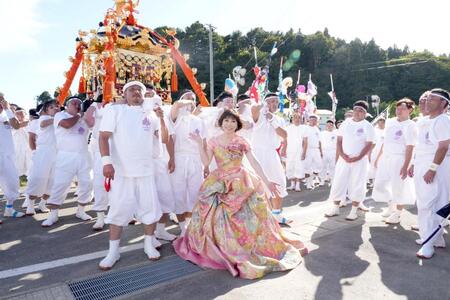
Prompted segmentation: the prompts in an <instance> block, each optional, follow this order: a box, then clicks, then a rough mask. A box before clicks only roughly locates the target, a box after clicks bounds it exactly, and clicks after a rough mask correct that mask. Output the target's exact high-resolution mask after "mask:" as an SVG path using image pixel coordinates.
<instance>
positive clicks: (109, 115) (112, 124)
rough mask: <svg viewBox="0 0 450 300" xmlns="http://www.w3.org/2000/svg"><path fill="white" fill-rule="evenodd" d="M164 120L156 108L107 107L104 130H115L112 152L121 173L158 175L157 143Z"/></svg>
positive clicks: (127, 175)
mask: <svg viewBox="0 0 450 300" xmlns="http://www.w3.org/2000/svg"><path fill="white" fill-rule="evenodd" d="M159 129H160V123H159V119H158V118H157V116H156V114H155V113H154V112H153V110H144V108H143V107H142V106H129V105H127V104H117V105H111V106H109V107H106V108H105V110H104V112H103V118H102V122H101V124H100V131H105V132H111V133H112V136H111V139H110V145H111V148H110V155H111V159H112V161H113V166H114V169H115V171H116V173H117V175H119V176H124V177H144V176H151V175H153V174H154V168H153V151H154V149H153V144H154V141H155V139H157V136H158V135H159Z"/></svg>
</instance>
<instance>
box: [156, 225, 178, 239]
mask: <svg viewBox="0 0 450 300" xmlns="http://www.w3.org/2000/svg"><path fill="white" fill-rule="evenodd" d="M155 236H156V238H158V239H161V240H166V241H173V240H174V239H175V238H176V236H175V235H173V234H170V233H168V232H167V230H166V224H165V223H156V231H155Z"/></svg>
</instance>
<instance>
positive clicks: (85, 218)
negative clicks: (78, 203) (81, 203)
mask: <svg viewBox="0 0 450 300" xmlns="http://www.w3.org/2000/svg"><path fill="white" fill-rule="evenodd" d="M75 216H76V217H77V218H78V219H81V220H83V221H90V220H92V217H91V216H90V215H88V214H87V213H86V212H85V211H84V210H77V213H76V215H75Z"/></svg>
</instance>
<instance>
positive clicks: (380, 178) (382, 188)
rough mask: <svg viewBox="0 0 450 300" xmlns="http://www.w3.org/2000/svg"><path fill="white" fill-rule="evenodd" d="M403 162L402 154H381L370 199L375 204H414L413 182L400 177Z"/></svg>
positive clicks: (407, 178) (410, 179)
mask: <svg viewBox="0 0 450 300" xmlns="http://www.w3.org/2000/svg"><path fill="white" fill-rule="evenodd" d="M404 161H405V155H404V154H398V155H396V154H389V153H386V152H385V153H383V154H382V156H381V157H380V159H379V161H378V170H377V176H376V177H375V181H374V185H373V191H372V197H373V199H374V200H375V201H377V202H389V201H392V203H394V204H414V203H415V202H416V194H415V188H414V180H413V179H412V178H411V177H409V176H407V177H406V178H405V179H404V180H402V179H401V177H400V170H401V168H402V166H403V163H404Z"/></svg>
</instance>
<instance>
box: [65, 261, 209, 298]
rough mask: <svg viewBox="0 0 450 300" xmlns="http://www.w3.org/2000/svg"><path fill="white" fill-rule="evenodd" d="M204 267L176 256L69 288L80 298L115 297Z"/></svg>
mask: <svg viewBox="0 0 450 300" xmlns="http://www.w3.org/2000/svg"><path fill="white" fill-rule="evenodd" d="M201 270H202V269H200V268H199V267H197V266H196V265H194V264H191V263H189V262H187V261H185V260H183V259H181V258H179V257H178V256H176V255H174V256H170V257H168V258H165V259H163V260H161V261H158V262H155V263H152V264H151V265H148V266H142V267H139V268H136V269H132V270H127V271H119V272H115V273H110V274H106V275H100V276H98V277H94V278H91V279H85V280H80V281H76V282H72V283H69V288H70V290H71V291H72V293H73V295H74V296H75V299H77V300H94V299H95V300H97V299H112V298H115V297H119V296H123V295H126V294H129V293H132V292H135V291H138V290H141V289H144V288H148V287H151V286H154V285H156V284H159V283H162V282H165V281H168V280H172V279H175V278H180V277H183V276H186V275H189V274H192V273H195V272H198V271H201Z"/></svg>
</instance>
